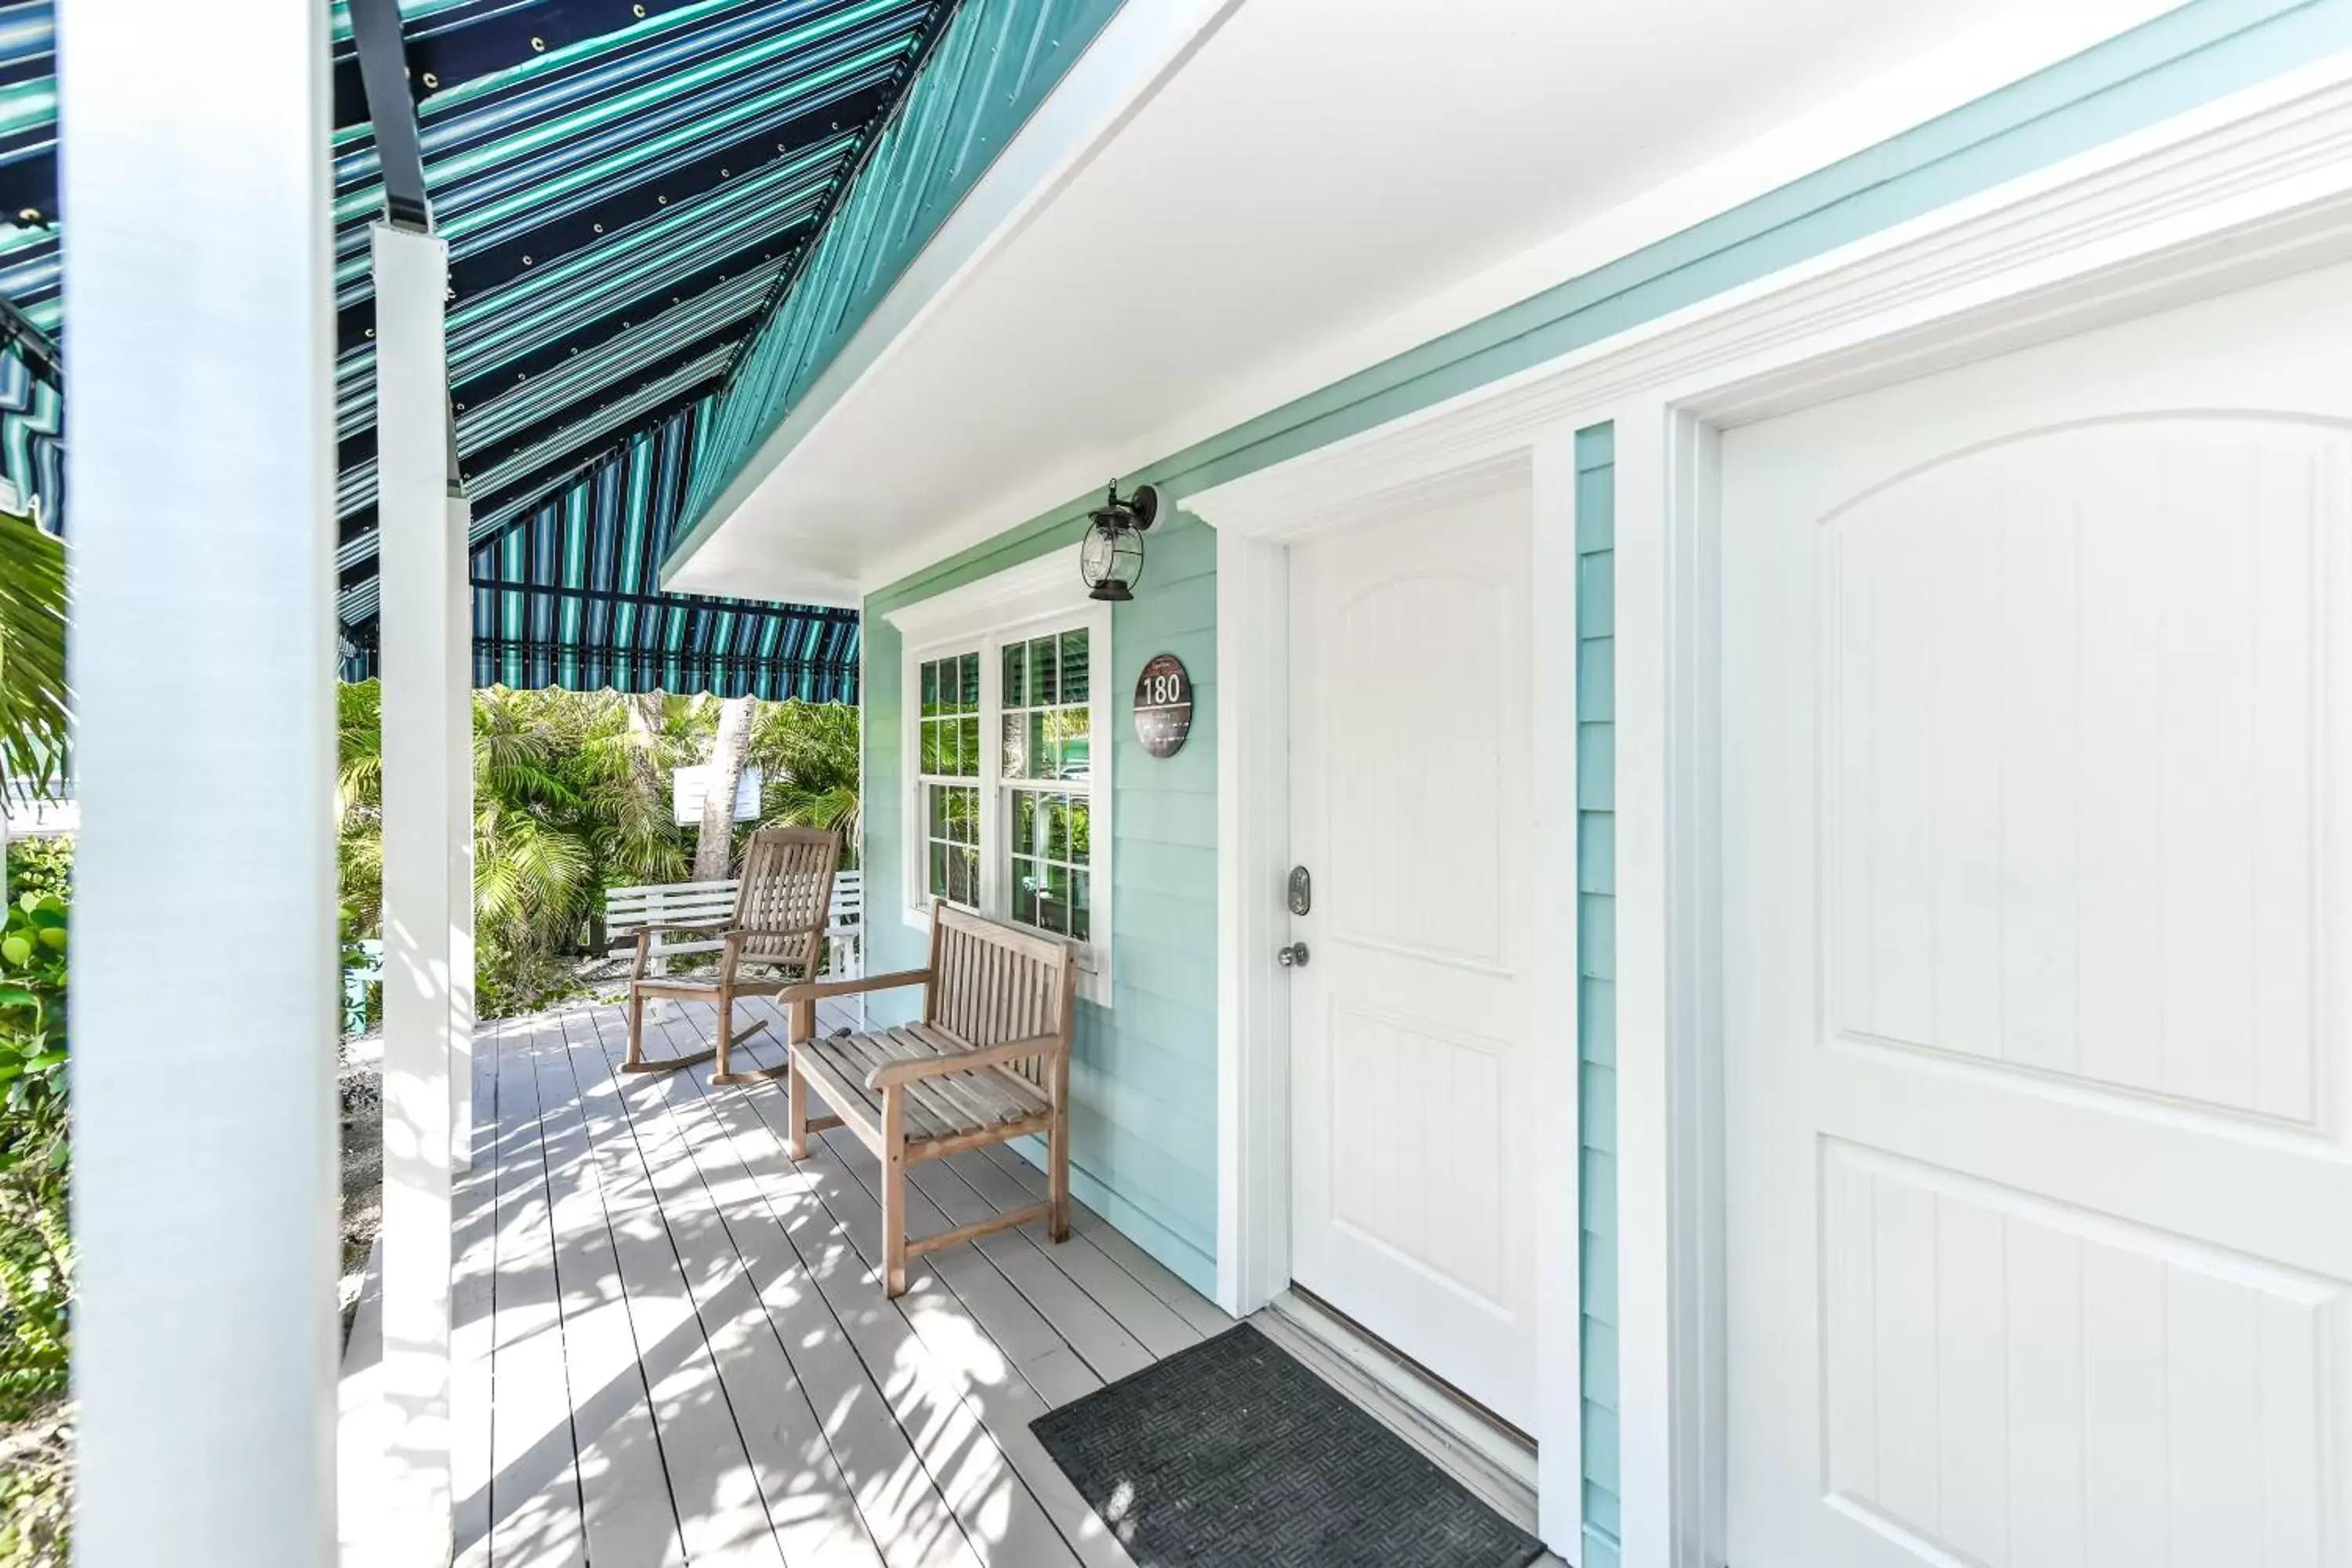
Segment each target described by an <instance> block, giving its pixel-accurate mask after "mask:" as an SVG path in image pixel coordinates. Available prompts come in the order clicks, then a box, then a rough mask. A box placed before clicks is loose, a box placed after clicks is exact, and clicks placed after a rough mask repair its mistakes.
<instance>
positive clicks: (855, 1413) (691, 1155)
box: [592, 1016, 977, 1568]
mask: <svg viewBox="0 0 2352 1568" xmlns="http://www.w3.org/2000/svg"><path fill="white" fill-rule="evenodd" d="M614 1022H617V1020H615V1021H614ZM592 1023H593V1025H594V1026H596V1033H597V1037H598V1043H599V1045H600V1046H601V1047H602V1048H603V1050H604V1056H605V1063H606V1067H607V1068H608V1069H610V1068H614V1066H616V1065H617V1064H618V1063H619V1062H620V1061H621V1060H622V1059H623V1053H624V1052H625V1049H626V1039H627V1037H626V1030H625V1027H624V1028H615V1027H613V1026H610V1025H608V1024H607V1022H606V1020H605V1019H604V1017H603V1016H596V1017H594V1018H593V1019H592ZM672 1040H673V1046H674V1047H675V1045H676V1044H677V1040H676V1036H675V1035H673V1036H672ZM623 1100H624V1102H625V1104H626V1106H627V1108H628V1110H629V1111H630V1114H631V1117H632V1120H633V1121H634V1123H635V1128H636V1132H637V1143H638V1147H639V1149H640V1150H641V1151H642V1152H643V1153H644V1156H645V1159H646V1163H647V1165H648V1168H649V1170H650V1173H651V1174H652V1178H653V1185H654V1191H655V1194H656V1196H657V1197H658V1198H659V1200H660V1201H661V1203H662V1205H663V1210H664V1213H665V1214H667V1215H671V1216H673V1223H672V1225H671V1232H670V1233H671V1236H672V1237H673V1239H674V1240H675V1241H676V1242H677V1247H678V1252H679V1258H680V1261H681V1262H682V1263H683V1264H684V1265H685V1268H686V1274H687V1278H688V1279H689V1280H691V1281H693V1282H694V1292H695V1297H696V1302H697V1310H698V1315H699V1316H700V1318H701V1321H702V1323H703V1326H704V1330H705V1332H706V1334H707V1336H708V1338H709V1343H710V1347H711V1352H712V1355H713V1359H714V1361H715V1362H716V1363H717V1365H718V1369H719V1377H720V1380H721V1382H722V1383H723V1384H724V1385H725V1387H726V1390H727V1394H728V1398H729V1402H730V1405H731V1406H732V1407H733V1410H734V1413H735V1416H736V1421H737V1425H738V1426H739V1428H740V1432H741V1434H742V1436H743V1440H744V1445H745V1447H746V1448H747V1450H749V1452H750V1453H751V1458H752V1463H753V1467H754V1469H755V1470H756V1472H757V1473H758V1475H759V1478H760V1483H761V1492H762V1495H763V1496H764V1497H765V1498H766V1500H767V1505H768V1511H769V1517H770V1519H771V1520H772V1521H773V1522H774V1524H775V1527H776V1531H777V1537H778V1540H779V1542H781V1543H782V1547H783V1551H784V1556H785V1559H786V1561H787V1562H789V1563H792V1564H793V1568H809V1565H823V1568H832V1565H833V1564H842V1565H844V1568H849V1565H861V1568H879V1565H880V1564H881V1563H882V1562H883V1558H882V1556H881V1555H879V1554H878V1553H877V1550H876V1546H875V1539H876V1538H877V1537H878V1538H879V1539H881V1540H883V1541H886V1542H889V1544H890V1545H891V1547H892V1549H893V1550H892V1553H891V1556H890V1559H889V1561H890V1563H891V1568H918V1565H922V1568H928V1565H930V1564H942V1565H973V1568H976V1563H977V1559H975V1558H974V1557H973V1556H972V1555H971V1551H970V1549H969V1547H968V1546H967V1545H966V1544H965V1542H964V1540H963V1535H962V1531H961V1530H960V1529H959V1527H958V1526H957V1525H956V1523H955V1521H954V1519H953V1516H952V1514H951V1513H950V1510H948V1507H947V1504H946V1502H945V1501H944V1500H942V1499H940V1496H939V1495H938V1492H937V1491H936V1489H931V1488H929V1487H928V1486H924V1485H920V1484H909V1483H910V1482H919V1479H920V1478H919V1475H918V1474H917V1473H916V1468H915V1466H914V1462H913V1458H912V1454H911V1451H910V1450H909V1449H908V1447H907V1444H906V1441H905V1436H904V1434H903V1433H901V1432H900V1431H899V1429H898V1424H897V1422H896V1421H895V1420H894V1419H893V1418H892V1417H891V1416H890V1415H889V1413H888V1412H887V1409H885V1408H884V1407H883V1406H882V1404H881V1402H880V1398H879V1396H878V1394H877V1393H876V1391H875V1390H874V1388H873V1386H872V1385H871V1384H870V1383H869V1382H868V1381H867V1379H866V1373H865V1368H864V1366H863V1365H862V1363H858V1361H857V1359H856V1352H854V1351H852V1350H851V1349H850V1347H849V1345H848V1343H847V1341H846V1339H845V1337H844V1335H843V1334H842V1331H841V1328H840V1325H839V1323H838V1322H836V1321H835V1320H834V1319H833V1316H832V1314H831V1313H830V1312H829V1311H827V1310H825V1309H824V1305H823V1303H822V1302H821V1301H820V1300H817V1299H816V1292H815V1290H814V1288H813V1286H811V1285H810V1284H809V1282H808V1281H807V1280H806V1279H805V1278H804V1277H802V1276H801V1275H800V1273H799V1260H798V1258H793V1267H792V1270H791V1271H790V1272H787V1271H786V1270H784V1269H782V1268H778V1267H776V1257H775V1255H776V1254H778V1253H782V1254H784V1255H786V1256H790V1244H789V1243H788V1241H787V1240H786V1239H785V1238H784V1237H783V1236H782V1233H781V1231H779V1230H777V1229H776V1227H775V1226H774V1225H773V1224H772V1222H768V1223H764V1224H761V1225H759V1226H754V1225H752V1224H751V1223H749V1216H751V1215H757V1216H759V1218H760V1219H761V1220H762V1221H768V1215H767V1212H766V1200H765V1197H764V1195H763V1194H762V1193H761V1190H760V1184H759V1182H758V1181H757V1179H756V1178H753V1177H751V1175H750V1174H748V1173H746V1171H745V1170H744V1168H743V1165H742V1163H741V1162H740V1161H738V1160H735V1159H734V1158H733V1154H732V1151H731V1149H730V1148H729V1147H727V1145H726V1134H725V1132H724V1131H723V1130H720V1129H716V1128H715V1127H712V1126H710V1125H709V1119H708V1117H707V1116H705V1115H703V1106H702V1103H701V1092H700V1089H699V1079H698V1077H696V1076H694V1075H692V1074H690V1073H671V1074H664V1075H661V1076H659V1077H657V1078H654V1079H641V1080H638V1081H637V1082H635V1083H625V1085H624V1091H623ZM730 1166H731V1169H730ZM703 1212H707V1213H709V1215H711V1216H712V1217H713V1218H714V1219H715V1220H716V1221H717V1223H716V1224H715V1225H691V1224H689V1225H681V1224H678V1223H676V1216H677V1215H685V1214H694V1213H703ZM739 1216H740V1217H739ZM746 1240H748V1241H749V1242H750V1244H751V1245H750V1246H749V1247H747V1246H745V1245H744V1243H745V1241H746ZM755 1257H756V1258H758V1259H759V1261H758V1262H757V1263H755V1262H754V1261H753V1259H754V1258H755ZM803 1307H805V1308H807V1309H808V1310H796V1309H799V1308H803ZM788 1346H791V1347H794V1348H793V1350H792V1351H791V1352H788V1351H787V1347H788ZM804 1370H814V1371H815V1372H816V1373H818V1381H817V1382H816V1384H814V1386H811V1385H810V1384H808V1383H807V1382H805V1381H804ZM820 1409H823V1410H824V1411H826V1412H828V1413H829V1414H830V1415H831V1418H832V1424H833V1425H834V1426H835V1427H836V1428H837V1429H838V1432H839V1436H837V1437H832V1436H828V1433H827V1431H826V1429H825V1425H826V1424H825V1423H824V1422H822V1421H821V1420H820V1418H819V1416H818V1415H817V1412H818V1410H820ZM877 1428H879V1430H878V1431H877ZM877 1438H878V1439H879V1442H878V1443H877ZM844 1448H847V1449H849V1450H850V1451H851V1452H852V1453H853V1454H858V1455H860V1456H861V1457H862V1458H863V1459H864V1461H865V1473H866V1475H867V1476H868V1478H869V1480H870V1482H871V1484H870V1485H869V1486H868V1487H866V1489H864V1490H863V1495H862V1496H861V1494H860V1489H857V1488H856V1487H854V1486H853V1484H852V1482H851V1480H850V1479H848V1476H847V1475H846V1474H845V1466H844V1463H843V1461H842V1459H841V1458H840V1457H839V1456H840V1454H841V1451H842V1450H843V1449H844ZM869 1505H871V1506H872V1507H873V1508H874V1509H875V1510H876V1511H875V1513H874V1515H873V1516H872V1520H873V1525H874V1529H873V1531H872V1533H871V1534H869V1530H868V1522H867V1515H866V1509H867V1507H868V1506H869Z"/></svg>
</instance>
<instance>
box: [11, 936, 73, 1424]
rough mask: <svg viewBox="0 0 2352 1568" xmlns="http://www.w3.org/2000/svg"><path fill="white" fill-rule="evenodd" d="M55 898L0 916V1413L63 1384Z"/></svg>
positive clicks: (65, 1262)
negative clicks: (0, 922)
mask: <svg viewBox="0 0 2352 1568" xmlns="http://www.w3.org/2000/svg"><path fill="white" fill-rule="evenodd" d="M66 946H67V936H66V906H65V904H64V902H63V901H62V900H59V899H58V898H57V897H56V895H54V894H47V893H25V894H23V895H21V896H19V897H18V898H17V900H16V902H14V903H12V904H10V905H9V906H8V908H7V916H6V921H5V924H0V1421H5V1422H15V1421H18V1420H22V1419H25V1418H26V1417H27V1416H29V1415H33V1414H34V1413H36V1412H37V1411H39V1410H40V1409H42V1408H43V1407H44V1406H45V1405H47V1404H49V1403H52V1402H54V1401H55V1400H56V1399H57V1398H58V1397H59V1396H60V1395H62V1394H64V1393H65V1391H66V1380H67V1373H68V1363H69V1357H68V1322H69V1316H70V1309H71V1302H72V1300H73V1244H72V1238H71V1237H70V1236H69V1234H68V1225H67V1211H66V1198H67V1173H68V1158H69V1153H70V1149H71V1144H70V1142H69V1139H68V1115H67V1076H66V1075H67V1065H66V1064H67V1043H66Z"/></svg>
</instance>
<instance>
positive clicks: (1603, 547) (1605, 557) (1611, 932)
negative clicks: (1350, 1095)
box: [1576, 425, 1618, 1568]
mask: <svg viewBox="0 0 2352 1568" xmlns="http://www.w3.org/2000/svg"><path fill="white" fill-rule="evenodd" d="M1616 542H1617V468H1616V431H1615V428H1614V427H1613V426H1608V425H1596V426H1592V427H1591V429H1589V430H1580V431H1578V432H1577V433H1576V905H1577V908H1576V914H1577V927H1576V929H1577V963H1576V973H1577V981H1576V1015H1577V1029H1576V1038H1577V1058H1578V1061H1577V1079H1578V1090H1579V1094H1578V1101H1577V1106H1578V1116H1577V1121H1578V1136H1579V1138H1580V1142H1581V1149H1580V1193H1581V1195H1582V1205H1581V1206H1582V1209H1583V1213H1582V1215H1581V1216H1580V1222H1581V1226H1582V1236H1581V1237H1580V1247H1579V1250H1578V1276H1579V1278H1580V1281H1581V1283H1582V1288H1583V1317H1582V1320H1581V1321H1580V1323H1579V1324H1578V1330H1579V1332H1580V1334H1581V1336H1582V1348H1583V1356H1582V1360H1583V1366H1584V1553H1585V1555H1584V1568H1616V1565H1617V1560H1618V1546H1617V1541H1618V1535H1617V1531H1618V1510H1617V989H1616V987H1617V816H1616V811H1617V744H1616V742H1617V730H1616V720H1617V657H1616V655H1617V644H1616V630H1617V574H1616V570H1615V567H1616V553H1615V546H1616Z"/></svg>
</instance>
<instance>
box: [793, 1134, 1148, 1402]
mask: <svg viewBox="0 0 2352 1568" xmlns="http://www.w3.org/2000/svg"><path fill="white" fill-rule="evenodd" d="M825 1136H826V1139H827V1141H828V1142H831V1143H832V1144H833V1146H834V1152H835V1154H837V1155H839V1156H840V1158H841V1162H842V1163H843V1164H844V1165H845V1166H847V1167H848V1169H849V1172H850V1173H851V1174H852V1175H854V1176H856V1178H857V1180H858V1183H859V1184H861V1185H862V1186H864V1187H865V1188H866V1192H867V1193H868V1194H872V1195H873V1197H874V1200H875V1203H876V1205H877V1207H878V1206H879V1205H880V1202H881V1188H880V1185H879V1184H880V1182H881V1179H882V1167H881V1163H880V1162H879V1161H877V1159H876V1158H875V1157H874V1155H873V1153H872V1152H871V1151H869V1150H868V1149H867V1148H866V1146H865V1145H864V1144H863V1143H860V1142H858V1141H857V1140H856V1138H854V1137H852V1136H850V1135H849V1134H848V1133H847V1132H846V1131H834V1132H829V1133H827V1134H826V1135H825ZM908 1184H909V1185H910V1187H912V1189H913V1191H912V1192H910V1193H909V1194H908V1202H907V1208H908V1223H909V1226H913V1225H914V1223H915V1216H916V1214H917V1212H918V1211H919V1210H920V1209H923V1208H925V1207H927V1206H928V1207H929V1208H932V1209H934V1210H936V1212H937V1215H938V1216H939V1217H938V1219H936V1220H933V1221H930V1222H929V1223H927V1224H925V1225H924V1226H922V1227H921V1230H920V1232H919V1234H931V1233H934V1232H935V1231H937V1230H940V1229H951V1228H953V1227H954V1226H959V1225H968V1224H970V1223H971V1222H972V1221H974V1220H982V1219H986V1218H988V1217H989V1216H990V1215H994V1214H998V1213H1001V1212H1002V1210H1000V1209H999V1208H998V1206H997V1205H994V1204H992V1203H990V1202H989V1201H988V1200H987V1199H986V1198H984V1197H982V1196H981V1195H980V1194H978V1193H976V1192H974V1191H973V1190H972V1188H971V1184H969V1183H967V1182H965V1181H964V1180H963V1179H962V1178H961V1177H960V1176H958V1175H957V1174H956V1173H954V1172H952V1171H948V1170H944V1169H941V1168H940V1166H939V1165H938V1164H936V1163H930V1162H926V1163H923V1164H921V1165H919V1166H917V1167H915V1169H914V1171H913V1172H912V1173H911V1174H910V1175H909V1177H908ZM918 1194H919V1195H918ZM1026 1201H1027V1194H1017V1195H1016V1196H1015V1197H1014V1199H1013V1203H1012V1204H1011V1205H1009V1206H1011V1207H1013V1208H1021V1207H1023V1206H1024V1205H1025V1204H1026ZM1041 1239H1042V1236H1041ZM971 1245H972V1246H973V1247H977V1248H978V1249H979V1251H980V1254H981V1256H982V1257H983V1258H987V1259H988V1261H989V1262H990V1263H991V1264H992V1265H994V1267H995V1268H996V1271H997V1272H998V1273H999V1274H1002V1275H1003V1276H1004V1278H1005V1279H1006V1280H1007V1281H1008V1282H1010V1283H1011V1284H1012V1286H1013V1289H1016V1290H1018V1291H1020V1292H1021V1295H1022V1299H1023V1300H1026V1301H1027V1302H1028V1303H1029V1304H1030V1305H1031V1306H1033V1307H1034V1308H1035V1309H1036V1310H1037V1311H1038V1313H1039V1315H1040V1316H1042V1317H1043V1318H1044V1319H1045V1321H1046V1323H1047V1324H1048V1326H1049V1327H1050V1328H1051V1329H1052V1330H1053V1331H1054V1332H1055V1334H1056V1335H1057V1336H1058V1337H1059V1338H1060V1339H1061V1341H1062V1342H1063V1343H1065V1344H1066V1345H1068V1346H1069V1347H1070V1349H1072V1350H1074V1351H1076V1352H1077V1353H1078V1356H1079V1358H1080V1359H1081V1360H1083V1361H1084V1362H1085V1363H1087V1368H1088V1370H1090V1371H1091V1372H1093V1373H1094V1374H1095V1376H1096V1377H1097V1379H1099V1380H1100V1381H1102V1382H1104V1383H1116V1382H1117V1381H1118V1380H1119V1379H1120V1378H1122V1377H1126V1376H1128V1375H1129V1374H1130V1373H1139V1372H1141V1371H1142V1370H1143V1369H1144V1368H1145V1367H1147V1366H1150V1364H1151V1363H1152V1362H1153V1361H1154V1360H1155V1359H1157V1358H1155V1357H1154V1356H1153V1355H1152V1353H1151V1352H1150V1351H1148V1350H1146V1349H1144V1347H1143V1344H1142V1342H1140V1341H1139V1340H1137V1339H1136V1337H1135V1336H1134V1335H1133V1334H1130V1333H1129V1332H1128V1331H1127V1330H1126V1329H1125V1328H1123V1327H1121V1326H1120V1324H1119V1322H1118V1320H1117V1319H1116V1318H1114V1317H1112V1316H1111V1315H1110V1313H1108V1311H1106V1310H1103V1306H1102V1304H1101V1303H1100V1302H1098V1301H1097V1300H1095V1299H1094V1298H1093V1297H1091V1296H1088V1295H1087V1293H1086V1292H1085V1291H1084V1290H1083V1289H1079V1288H1078V1286H1077V1285H1076V1282H1075V1281H1073V1280H1072V1279H1070V1277H1069V1276H1068V1275H1066V1274H1065V1273H1063V1272H1062V1270H1061V1269H1060V1268H1058V1267H1056V1266H1055V1263H1054V1262H1053V1261H1052V1260H1051V1259H1050V1258H1046V1257H1045V1255H1044V1254H1043V1252H1041V1251H1040V1249H1039V1248H1038V1247H1036V1246H1034V1245H1033V1244H1032V1242H1031V1241H1030V1239H1029V1238H1028V1237H1024V1236H1022V1235H1020V1234H1019V1233H1018V1232H1016V1231H1009V1230H1001V1231H998V1232H996V1233H995V1234H994V1235H992V1236H983V1237H981V1238H980V1239H979V1240H978V1241H977V1242H974V1243H972V1244H971ZM1050 1245H1051V1244H1050V1243H1049V1244H1048V1246H1049V1247H1050Z"/></svg>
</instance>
